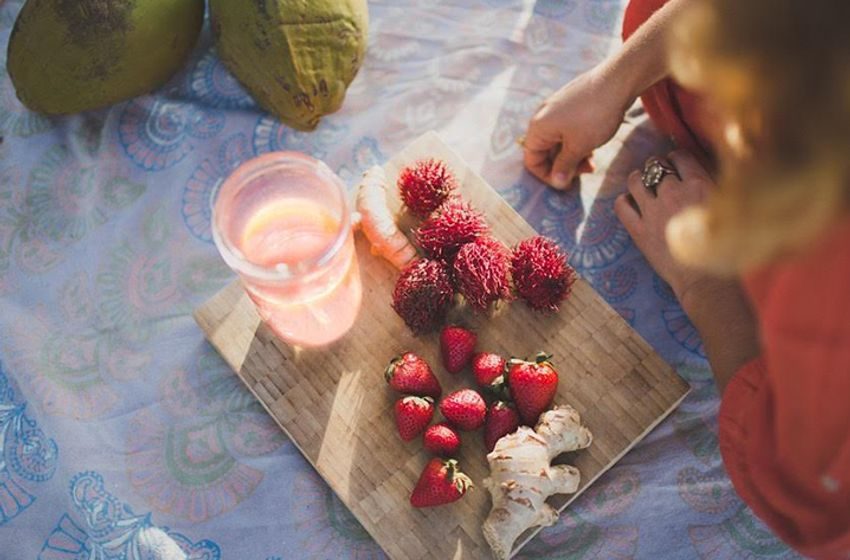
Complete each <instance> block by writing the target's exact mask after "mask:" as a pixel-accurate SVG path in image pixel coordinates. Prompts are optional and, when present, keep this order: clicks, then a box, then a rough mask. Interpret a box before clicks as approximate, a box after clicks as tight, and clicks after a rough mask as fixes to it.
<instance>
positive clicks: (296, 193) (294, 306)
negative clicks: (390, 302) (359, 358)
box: [212, 152, 362, 346]
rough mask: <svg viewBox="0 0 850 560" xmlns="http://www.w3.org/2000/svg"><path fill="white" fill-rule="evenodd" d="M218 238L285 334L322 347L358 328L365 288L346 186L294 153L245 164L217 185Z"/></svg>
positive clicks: (265, 314) (266, 315)
mask: <svg viewBox="0 0 850 560" xmlns="http://www.w3.org/2000/svg"><path fill="white" fill-rule="evenodd" d="M212 222H213V223H212V226H213V227H212V229H213V239H214V240H215V243H216V246H217V247H218V249H219V251H220V252H221V255H222V257H223V258H224V260H225V262H227V264H228V265H229V266H230V267H231V268H232V269H233V270H234V271H236V272H237V273H238V274H239V276H240V278H241V280H242V283H243V285H244V286H245V289H246V291H247V292H248V295H249V296H250V297H251V299H252V300H253V301H254V303H255V304H256V306H257V309H258V311H259V313H260V316H261V317H262V318H263V320H264V321H265V322H266V323H267V324H268V326H269V327H270V328H271V329H272V330H273V331H274V332H275V334H277V336H278V337H280V338H281V339H283V340H285V341H287V342H289V343H291V344H294V345H299V346H321V345H324V344H328V343H330V342H333V341H334V340H337V339H338V338H340V337H341V336H343V335H344V334H345V333H346V332H348V330H349V329H350V328H351V325H352V324H353V323H354V320H355V319H356V317H357V312H358V311H359V309H360V301H361V297H362V288H361V284H360V273H359V270H358V267H357V257H356V254H355V251H354V238H353V234H352V231H351V216H350V211H349V206H348V200H347V198H346V194H345V188H344V185H343V184H342V181H340V179H339V177H337V176H336V174H334V173H333V171H331V170H330V169H328V167H327V166H326V165H325V164H324V163H322V162H320V161H317V160H315V159H313V158H311V157H309V156H306V155H303V154H299V153H295V152H274V153H270V154H266V155H264V156H260V157H258V158H255V159H252V160H250V161H247V162H245V163H243V164H242V165H241V166H239V168H238V169H236V171H235V172H234V173H233V174H232V175H231V176H230V177H228V178H227V179H226V180H225V181H224V183H222V185H221V187H220V188H219V189H218V193H217V196H215V202H214V205H213V216H212Z"/></svg>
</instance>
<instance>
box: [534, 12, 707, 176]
mask: <svg viewBox="0 0 850 560" xmlns="http://www.w3.org/2000/svg"><path fill="white" fill-rule="evenodd" d="M692 1H693V0H670V1H669V2H668V3H667V4H666V5H664V6H663V7H662V8H661V9H659V10H658V11H657V12H655V13H654V14H653V15H652V16H651V17H650V18H649V19H648V20H647V21H646V22H645V23H644V24H643V25H642V26H641V27H640V28H639V29H638V30H637V31H636V32H635V33H634V34H633V35H632V36H631V37H629V38H628V40H626V42H625V43H624V44H623V47H622V48H621V49H620V50H619V51H618V52H617V53H616V54H614V55H612V56H611V57H610V58H608V59H607V60H605V61H604V62H602V63H601V64H600V65H599V66H597V67H595V68H593V69H592V70H590V71H588V72H585V73H584V74H581V75H580V76H578V77H576V78H575V79H574V80H572V81H571V82H570V83H568V84H566V85H565V86H563V87H562V88H561V89H559V90H558V91H556V92H555V93H553V94H552V95H550V96H549V97H548V98H547V99H546V100H545V101H544V102H543V104H542V105H541V106H540V108H539V109H538V110H537V112H536V113H535V114H534V116H533V117H532V119H531V122H530V123H529V125H528V130H527V131H526V134H525V141H524V145H523V148H524V154H523V155H524V158H523V160H524V163H525V166H526V167H527V168H528V170H529V172H531V174H533V175H534V176H535V177H537V178H538V179H540V180H541V181H543V182H545V183H547V184H549V185H551V186H553V187H555V188H561V189H563V188H566V187H567V186H569V184H570V182H571V181H572V179H573V177H574V176H575V175H576V173H582V172H587V171H592V169H593V166H592V165H591V164H590V163H589V160H588V158H589V157H590V156H591V154H592V152H593V150H595V149H596V148H598V147H599V146H601V145H603V144H605V143H606V142H608V141H609V140H610V139H611V138H612V137H613V136H614V134H615V133H616V132H617V129H618V128H619V127H620V124H621V123H622V122H623V116H624V115H625V112H626V110H628V108H629V107H630V106H631V105H632V103H634V101H635V99H636V98H637V97H638V96H639V95H640V94H641V93H643V92H644V91H645V90H646V89H648V88H649V87H650V86H652V85H653V84H655V83H656V82H658V81H659V80H661V79H662V78H664V77H665V76H666V75H667V73H668V62H667V55H666V43H667V31H668V29H669V27H670V25H671V22H672V21H674V20H675V18H676V17H677V16H678V15H679V14H680V13H681V12H682V10H684V9H685V8H686V7H687V5H688V4H689V3H690V2H692Z"/></svg>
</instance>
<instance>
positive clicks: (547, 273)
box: [511, 235, 576, 311]
mask: <svg viewBox="0 0 850 560" xmlns="http://www.w3.org/2000/svg"><path fill="white" fill-rule="evenodd" d="M511 268H512V275H513V280H514V287H515V288H516V292H517V294H518V295H519V297H521V298H522V299H524V300H525V302H526V303H527V304H528V306H529V307H531V308H532V309H534V310H536V311H557V310H558V305H559V304H560V303H561V302H562V301H563V300H564V298H566V297H567V295H569V293H570V289H571V288H572V285H573V283H574V282H575V279H576V275H575V271H574V270H573V269H572V267H570V265H569V264H567V255H566V253H564V252H563V251H562V250H561V249H560V248H559V247H558V245H557V244H556V243H555V242H554V241H552V240H551V239H549V238H548V237H543V236H540V235H538V236H535V237H531V238H529V239H525V240H523V241H520V243H519V244H518V245H517V246H516V247H515V248H514V251H513V255H512V257H511Z"/></svg>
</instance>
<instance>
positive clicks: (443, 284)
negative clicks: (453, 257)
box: [392, 259, 454, 334]
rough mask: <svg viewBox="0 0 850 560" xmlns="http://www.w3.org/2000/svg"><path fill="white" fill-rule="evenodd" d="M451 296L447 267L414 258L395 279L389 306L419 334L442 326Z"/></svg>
mask: <svg viewBox="0 0 850 560" xmlns="http://www.w3.org/2000/svg"><path fill="white" fill-rule="evenodd" d="M453 296H454V290H453V288H452V282H451V279H450V278H449V271H448V269H447V268H446V265H444V264H443V263H441V262H440V261H435V260H431V259H417V260H415V261H413V262H412V263H410V264H409V265H407V267H405V269H404V270H402V272H401V275H400V276H399V277H398V280H397V281H396V284H395V289H394V290H393V302H392V307H393V309H394V310H395V312H396V313H398V314H399V316H400V317H401V318H402V319H404V322H405V323H406V324H407V326H408V327H410V330H412V331H413V332H414V333H416V334H421V333H425V332H428V331H430V330H433V329H435V328H437V327H439V326H440V324H442V322H443V320H444V319H445V318H446V313H447V312H448V310H449V307H450V306H451V304H452V298H453Z"/></svg>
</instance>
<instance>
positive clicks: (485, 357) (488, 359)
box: [472, 352, 505, 387]
mask: <svg viewBox="0 0 850 560" xmlns="http://www.w3.org/2000/svg"><path fill="white" fill-rule="evenodd" d="M504 374H505V359H504V358H503V357H501V356H500V355H498V354H493V353H492V352H479V353H478V354H476V355H474V356H473V357H472V375H474V376H475V381H476V383H478V386H479V387H489V386H490V384H491V383H493V382H494V381H496V379H498V377H499V376H500V375H504Z"/></svg>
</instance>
